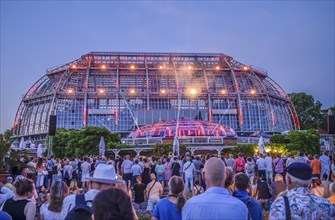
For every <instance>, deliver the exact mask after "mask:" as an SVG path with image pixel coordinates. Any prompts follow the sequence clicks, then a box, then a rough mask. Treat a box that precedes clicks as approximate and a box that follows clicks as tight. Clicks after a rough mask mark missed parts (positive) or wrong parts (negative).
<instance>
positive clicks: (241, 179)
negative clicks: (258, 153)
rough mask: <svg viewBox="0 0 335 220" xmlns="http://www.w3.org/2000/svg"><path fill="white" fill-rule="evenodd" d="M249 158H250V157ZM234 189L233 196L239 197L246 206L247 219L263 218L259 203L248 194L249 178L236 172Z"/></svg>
mask: <svg viewBox="0 0 335 220" xmlns="http://www.w3.org/2000/svg"><path fill="white" fill-rule="evenodd" d="M250 159H251V158H250ZM234 182H235V191H234V193H233V196H234V197H235V198H238V199H240V200H241V201H242V202H243V203H244V204H245V205H246V206H247V208H248V211H249V214H248V219H253V220H256V219H260V220H262V219H263V213H262V207H261V205H260V204H259V203H258V202H257V201H256V200H255V199H254V198H253V197H252V196H249V195H248V191H249V190H250V186H251V185H250V179H249V177H248V176H247V175H246V174H244V173H237V174H236V175H235V177H234Z"/></svg>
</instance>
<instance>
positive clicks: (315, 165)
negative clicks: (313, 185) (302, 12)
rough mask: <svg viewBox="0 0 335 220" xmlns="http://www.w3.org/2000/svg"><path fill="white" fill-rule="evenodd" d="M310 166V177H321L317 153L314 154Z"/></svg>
mask: <svg viewBox="0 0 335 220" xmlns="http://www.w3.org/2000/svg"><path fill="white" fill-rule="evenodd" d="M311 167H312V177H317V178H319V179H320V178H321V177H320V174H321V162H320V160H319V158H318V155H314V159H313V160H312V161H311Z"/></svg>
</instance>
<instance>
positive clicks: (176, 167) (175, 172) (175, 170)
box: [171, 157, 180, 176]
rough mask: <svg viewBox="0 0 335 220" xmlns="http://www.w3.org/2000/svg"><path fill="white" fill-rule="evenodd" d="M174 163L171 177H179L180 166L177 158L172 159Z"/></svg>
mask: <svg viewBox="0 0 335 220" xmlns="http://www.w3.org/2000/svg"><path fill="white" fill-rule="evenodd" d="M173 160H174V162H173V163H172V166H171V167H172V176H180V171H179V170H180V164H179V162H178V157H174V158H173Z"/></svg>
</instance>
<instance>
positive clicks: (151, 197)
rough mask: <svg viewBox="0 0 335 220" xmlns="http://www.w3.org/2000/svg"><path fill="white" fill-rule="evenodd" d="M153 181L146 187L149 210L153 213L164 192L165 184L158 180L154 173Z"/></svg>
mask: <svg viewBox="0 0 335 220" xmlns="http://www.w3.org/2000/svg"><path fill="white" fill-rule="evenodd" d="M150 177H151V182H150V183H148V185H147V188H146V189H145V195H146V198H147V199H148V206H147V211H148V212H149V213H151V212H152V211H153V210H154V208H155V205H156V204H157V203H158V202H159V200H160V198H161V196H162V194H163V186H162V184H160V182H158V181H156V175H155V174H154V173H152V174H151V175H150Z"/></svg>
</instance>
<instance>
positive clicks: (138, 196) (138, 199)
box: [133, 176, 145, 209]
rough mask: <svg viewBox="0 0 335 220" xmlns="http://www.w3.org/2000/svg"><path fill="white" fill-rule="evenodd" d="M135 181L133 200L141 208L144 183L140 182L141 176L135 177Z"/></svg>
mask: <svg viewBox="0 0 335 220" xmlns="http://www.w3.org/2000/svg"><path fill="white" fill-rule="evenodd" d="M136 181H137V183H135V184H134V189H133V190H134V192H135V199H134V202H135V203H136V204H138V205H139V207H140V209H142V204H143V202H144V190H145V184H144V183H142V177H141V176H138V177H136Z"/></svg>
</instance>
